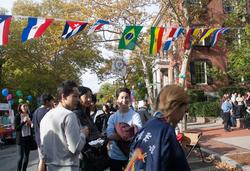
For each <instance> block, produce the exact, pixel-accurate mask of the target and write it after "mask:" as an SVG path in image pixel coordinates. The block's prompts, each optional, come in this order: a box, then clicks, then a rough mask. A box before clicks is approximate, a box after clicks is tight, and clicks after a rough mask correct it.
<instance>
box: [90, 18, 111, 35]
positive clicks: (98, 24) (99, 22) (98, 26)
mask: <svg viewBox="0 0 250 171" xmlns="http://www.w3.org/2000/svg"><path fill="white" fill-rule="evenodd" d="M104 24H111V22H109V21H105V20H97V21H96V22H95V23H94V24H93V25H92V27H91V28H90V29H89V31H88V35H89V34H91V33H94V32H95V31H98V30H100V29H101V28H102V26H103V25H104Z"/></svg>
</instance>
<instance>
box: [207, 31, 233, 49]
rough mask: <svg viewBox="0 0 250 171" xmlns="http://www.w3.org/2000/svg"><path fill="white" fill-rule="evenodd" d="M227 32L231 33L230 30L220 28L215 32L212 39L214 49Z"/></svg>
mask: <svg viewBox="0 0 250 171" xmlns="http://www.w3.org/2000/svg"><path fill="white" fill-rule="evenodd" d="M227 31H229V29H228V28H220V29H217V30H215V31H214V34H213V37H212V41H211V47H213V46H214V45H215V44H216V42H217V41H218V40H219V38H220V35H223V34H224V33H226V32H227Z"/></svg>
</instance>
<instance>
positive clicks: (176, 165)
mask: <svg viewBox="0 0 250 171" xmlns="http://www.w3.org/2000/svg"><path fill="white" fill-rule="evenodd" d="M187 105H188V96H187V94H186V93H185V91H184V89H183V88H181V87H179V86H177V85H167V86H165V87H164V88H163V89H162V90H161V91H160V94H159V95H158V97H157V101H156V111H158V112H160V113H161V115H160V116H161V117H158V118H154V119H151V120H150V121H148V122H147V123H146V124H145V125H144V126H143V127H142V129H141V130H140V131H139V132H138V133H137V134H136V136H135V138H134V140H133V143H132V145H131V148H130V158H129V162H128V164H127V167H126V169H125V171H129V170H131V168H134V170H144V171H168V170H171V171H172V170H173V171H177V170H179V171H190V167H189V165H188V162H187V159H186V156H185V154H184V151H183V149H182V147H181V145H180V144H179V142H178V141H177V139H176V134H175V127H176V125H177V123H178V122H179V121H180V120H181V119H182V118H183V116H184V115H185V112H186V110H187Z"/></svg>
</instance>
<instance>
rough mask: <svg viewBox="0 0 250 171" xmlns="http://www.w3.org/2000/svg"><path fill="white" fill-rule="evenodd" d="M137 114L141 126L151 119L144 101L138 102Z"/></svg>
mask: <svg viewBox="0 0 250 171" xmlns="http://www.w3.org/2000/svg"><path fill="white" fill-rule="evenodd" d="M137 112H138V113H139V114H140V117H141V122H142V125H144V124H145V123H146V122H147V121H148V120H149V119H151V118H152V117H151V115H150V113H149V112H148V110H147V106H146V104H145V102H144V100H140V101H139V103H138V110H137Z"/></svg>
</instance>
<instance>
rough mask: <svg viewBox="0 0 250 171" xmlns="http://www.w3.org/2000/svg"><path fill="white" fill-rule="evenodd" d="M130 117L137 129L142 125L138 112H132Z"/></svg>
mask: <svg viewBox="0 0 250 171" xmlns="http://www.w3.org/2000/svg"><path fill="white" fill-rule="evenodd" d="M132 119H133V121H132V124H133V125H135V126H136V127H137V128H138V130H139V129H140V128H141V127H142V122H141V117H140V115H139V113H134V114H133V117H132Z"/></svg>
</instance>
